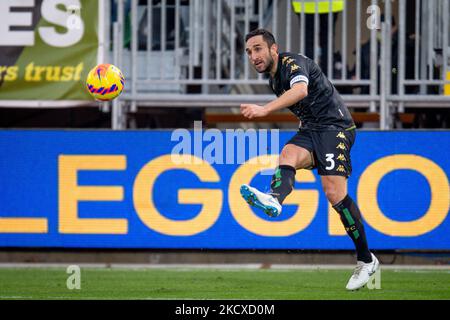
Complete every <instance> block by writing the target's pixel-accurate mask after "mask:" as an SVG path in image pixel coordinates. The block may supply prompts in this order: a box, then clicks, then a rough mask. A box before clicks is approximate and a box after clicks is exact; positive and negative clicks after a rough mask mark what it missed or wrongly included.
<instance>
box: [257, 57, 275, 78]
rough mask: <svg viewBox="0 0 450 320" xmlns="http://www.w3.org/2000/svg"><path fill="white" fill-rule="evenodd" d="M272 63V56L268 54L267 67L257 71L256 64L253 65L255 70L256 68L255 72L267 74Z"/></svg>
mask: <svg viewBox="0 0 450 320" xmlns="http://www.w3.org/2000/svg"><path fill="white" fill-rule="evenodd" d="M273 63H274V61H273V58H272V57H271V56H269V57H268V58H267V67H266V68H264V70H261V71H259V70H258V69H256V66H255V70H256V72H258V73H264V74H269V73H270V71H271V70H272V67H273Z"/></svg>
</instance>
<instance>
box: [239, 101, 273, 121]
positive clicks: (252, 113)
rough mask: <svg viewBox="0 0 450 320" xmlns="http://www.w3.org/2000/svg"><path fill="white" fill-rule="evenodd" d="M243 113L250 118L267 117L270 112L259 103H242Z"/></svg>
mask: <svg viewBox="0 0 450 320" xmlns="http://www.w3.org/2000/svg"><path fill="white" fill-rule="evenodd" d="M241 113H242V115H243V116H244V117H246V118H248V119H253V118H259V117H265V116H267V115H268V114H269V112H268V110H267V109H266V108H264V107H263V106H258V105H257V104H241Z"/></svg>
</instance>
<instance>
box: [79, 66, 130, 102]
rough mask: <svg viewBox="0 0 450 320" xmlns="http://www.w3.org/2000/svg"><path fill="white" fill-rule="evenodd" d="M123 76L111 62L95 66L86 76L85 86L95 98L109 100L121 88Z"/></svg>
mask: <svg viewBox="0 0 450 320" xmlns="http://www.w3.org/2000/svg"><path fill="white" fill-rule="evenodd" d="M124 85H125V78H124V77H123V74H122V72H121V71H120V69H119V68H117V67H116V66H114V65H112V64H107V63H105V64H99V65H97V66H95V67H94V68H93V69H92V70H91V71H90V72H89V74H88V76H87V78H86V87H87V89H88V91H89V93H90V94H91V96H93V97H94V98H95V99H96V100H100V101H110V100H113V99H115V98H117V97H118V96H119V95H120V94H121V93H122V90H123V87H124Z"/></svg>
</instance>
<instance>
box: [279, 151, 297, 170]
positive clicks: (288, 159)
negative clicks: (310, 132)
mask: <svg viewBox="0 0 450 320" xmlns="http://www.w3.org/2000/svg"><path fill="white" fill-rule="evenodd" d="M296 158H297V154H296V153H295V151H294V150H292V149H291V148H289V147H285V148H283V150H281V154H280V158H279V162H280V164H288V165H291V166H293V167H294V166H295V163H296Z"/></svg>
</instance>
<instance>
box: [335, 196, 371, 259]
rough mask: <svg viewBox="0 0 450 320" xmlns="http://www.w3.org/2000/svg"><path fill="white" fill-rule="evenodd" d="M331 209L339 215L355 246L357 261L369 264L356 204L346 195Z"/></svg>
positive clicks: (368, 252) (368, 255)
mask: <svg viewBox="0 0 450 320" xmlns="http://www.w3.org/2000/svg"><path fill="white" fill-rule="evenodd" d="M333 208H334V210H336V211H337V212H338V213H339V215H340V217H341V221H342V223H343V224H344V227H345V230H346V231H347V234H348V235H349V237H350V238H351V239H352V240H353V243H354V244H355V247H356V255H357V260H358V261H363V262H365V263H368V262H371V261H372V256H371V254H370V251H369V247H368V245H367V240H366V233H365V231H364V225H363V222H362V219H361V212H360V211H359V209H358V206H357V205H356V203H355V202H353V200H352V198H350V197H349V196H348V195H347V196H346V197H345V198H344V200H342V201H341V202H339V203H338V204H336V205H334V206H333Z"/></svg>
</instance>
